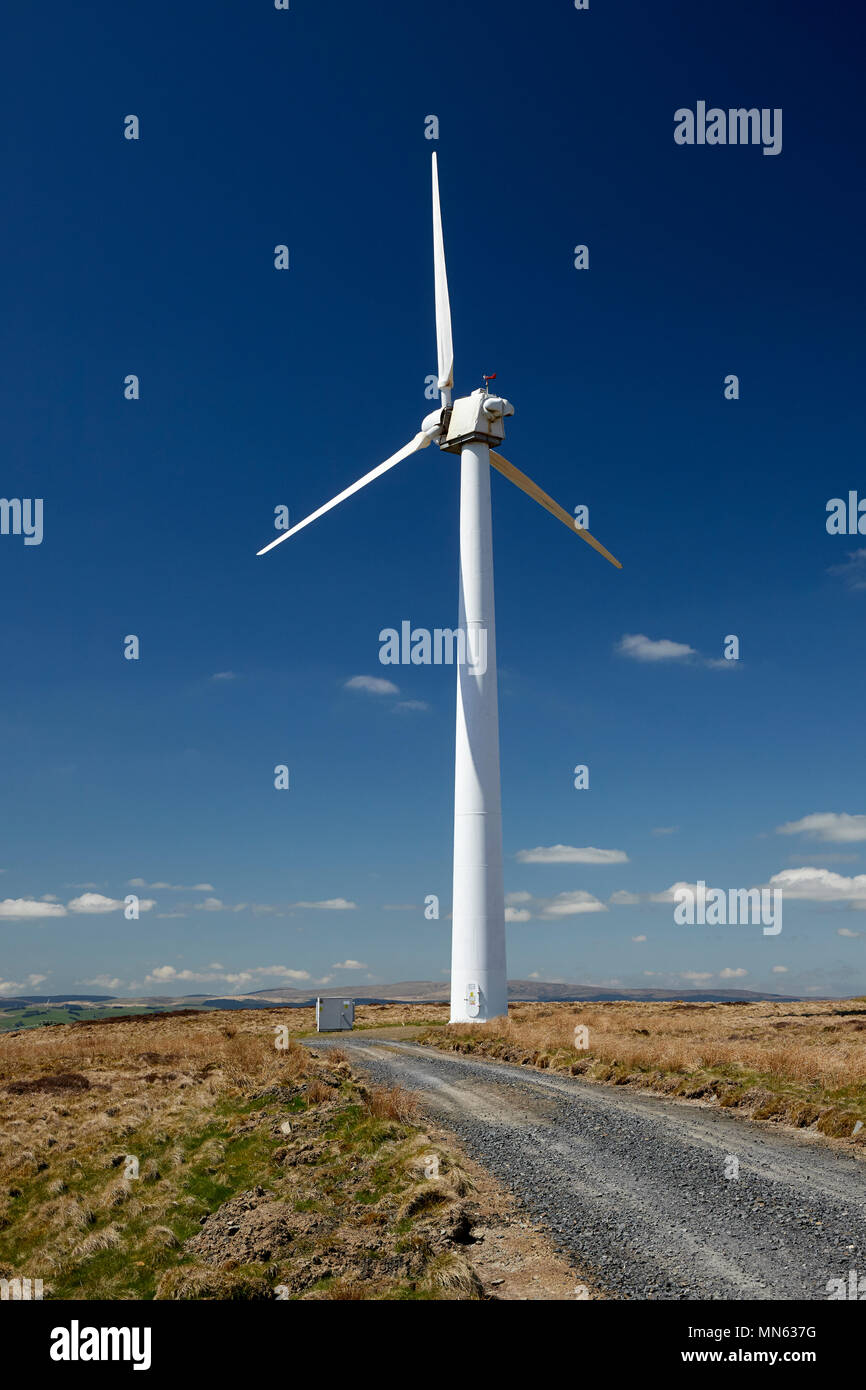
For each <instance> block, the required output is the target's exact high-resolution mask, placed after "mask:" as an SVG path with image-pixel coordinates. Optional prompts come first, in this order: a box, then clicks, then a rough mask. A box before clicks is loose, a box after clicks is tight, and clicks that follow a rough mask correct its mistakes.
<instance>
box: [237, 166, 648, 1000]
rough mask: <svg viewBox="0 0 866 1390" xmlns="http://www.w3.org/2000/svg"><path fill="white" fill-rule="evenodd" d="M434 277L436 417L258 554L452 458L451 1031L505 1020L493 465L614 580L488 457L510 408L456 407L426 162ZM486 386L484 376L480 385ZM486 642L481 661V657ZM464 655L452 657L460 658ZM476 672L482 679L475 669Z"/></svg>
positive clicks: (515, 473) (522, 484)
mask: <svg viewBox="0 0 866 1390" xmlns="http://www.w3.org/2000/svg"><path fill="white" fill-rule="evenodd" d="M433 272H434V283H435V291H436V345H437V352H438V366H439V377H438V381H439V392H440V406H439V409H438V410H434V411H432V412H431V414H429V415H428V416H427V417H426V419H424V420H423V421H422V423H421V428H420V430H419V431H418V433H417V434H416V435H415V438H414V439H413V440H411V442H410V443H409V444H406V445H405V446H404V447H403V448H402V449H399V450H398V451H397V453H396V454H392V455H391V457H390V458H388V459H386V460H385V462H384V463H380V464H379V465H378V467H376V468H373V469H371V471H370V472H369V473H365V474H364V476H363V478H359V479H358V481H357V482H356V483H352V485H351V487H347V488H346V489H345V491H343V492H341V493H339V494H338V495H337V496H336V497H333V498H332V499H331V501H330V502H326V503H325V505H324V506H323V507H319V508H318V510H317V511H315V512H311V513H310V515H309V516H307V517H304V520H303V521H299V522H298V523H297V525H296V526H292V527H291V529H290V530H288V531H284V532H283V534H282V535H281V536H279V537H278V538H277V539H276V540H274V541H271V543H270V544H269V545H266V546H264V547H263V548H262V549H261V550H260V551H259V552H258V554H259V555H266V554H267V552H268V551H269V550H273V549H274V547H275V546H277V545H281V544H282V542H283V541H287V540H288V539H289V537H290V536H294V535H297V533H298V531H301V530H303V528H304V527H305V526H309V524H310V522H311V521H316V520H317V519H318V518H319V517H320V516H324V514H325V512H329V511H330V510H331V508H332V507H336V506H337V504H338V503H339V502H344V501H345V499H346V498H347V497H351V496H352V494H353V493H354V492H358V491H360V489H361V488H362V487H366V485H367V484H368V483H372V482H373V480H374V479H375V478H379V477H381V475H382V474H383V473H387V471H388V470H389V468H394V467H395V465H396V464H398V463H400V462H401V461H402V460H403V459H405V458H408V457H409V456H410V454H414V453H417V452H418V450H419V449H426V448H427V446H428V445H429V444H433V443H435V444H438V445H439V448H440V449H441V450H443V451H444V452H445V453H451V454H459V456H460V619H459V627H458V633H459V634H462V636H463V643H462V655H461V658H460V659H459V660H458V665H457V743H456V752H455V764H454V894H453V912H452V925H451V1022H452V1023H458V1022H466V1021H474V1022H483V1021H485V1020H486V1019H490V1018H496V1017H498V1016H499V1015H502V1014H507V1013H508V980H507V972H506V966H505V898H504V892H503V882H502V809H501V797H500V786H499V707H498V700H497V689H496V627H495V614H494V605H493V543H492V541H493V538H492V528H491V518H490V465H491V464H492V465H493V467H494V468H496V469H497V470H498V471H499V472H500V473H502V474H503V475H504V476H505V477H506V478H508V479H509V480H510V481H511V482H512V483H514V484H515V485H516V486H517V487H519V488H520V489H521V490H522V491H523V492H525V493H527V495H528V496H529V497H532V498H533V499H534V500H535V501H536V502H539V503H540V504H541V506H542V507H545V508H546V509H547V511H549V512H550V513H551V515H552V516H555V517H556V518H557V519H558V520H559V521H562V522H564V524H565V525H566V526H567V527H568V528H569V530H570V531H571V532H572V533H573V534H576V535H578V536H580V537H581V539H582V540H585V541H587V542H588V544H589V545H591V546H592V547H593V549H595V550H597V551H598V552H599V554H600V555H603V556H604V557H605V559H606V560H609V561H610V563H611V564H612V565H616V567H617V569H622V565H621V564H620V562H619V560H615V559H614V557H613V556H612V555H611V554H610V552H609V551H607V550H605V548H604V546H603V545H601V544H600V543H599V542H598V541H597V540H596V539H595V538H594V536H591V535H590V534H589V532H588V531H587V530H584V529H582V528H579V527H578V526H577V523H576V522H575V520H574V518H573V517H571V516H569V514H568V512H567V511H565V510H564V508H562V507H560V506H559V505H558V504H557V503H556V502H554V501H553V498H552V497H548V495H547V493H546V492H543V491H542V489H541V488H540V487H538V485H537V484H536V483H534V482H532V480H531V479H530V478H527V476H526V474H525V473H521V472H520V470H519V469H518V468H515V467H514V464H513V463H509V462H508V460H507V459H505V458H503V457H502V455H501V454H498V453H496V452H495V451H494V449H492V448H491V445H498V444H499V443H501V441H502V440H503V439H504V438H505V426H504V423H503V422H504V420H505V419H506V417H507V416H509V415H513V414H514V407H513V406H512V405H511V404H510V402H509V401H506V400H504V399H503V398H502V397H501V396H494V395H492V394H491V393H490V392H489V391H488V389H487V386H486V385H485V386H483V387H479V388H478V389H477V390H475V391H473V392H472V393H471V395H469V396H460V397H458V399H457V400H456V401H453V402H452V399H451V397H452V392H453V388H454V344H453V340H452V336H451V305H450V301H449V297H448V278H447V275H446V272H445V247H444V241H443V236H442V212H441V208H440V204H439V169H438V161H437V158H436V155H435V154H434V155H433ZM489 380H492V378H490V377H485V382H487V381H489ZM485 638H486V660H485V661H484V662H482V661H481V660H479V653H480V651H481V649H482V646H483V641H484V639H485ZM460 651H461V648H460V647H458V652H460ZM482 667H483V669H482Z"/></svg>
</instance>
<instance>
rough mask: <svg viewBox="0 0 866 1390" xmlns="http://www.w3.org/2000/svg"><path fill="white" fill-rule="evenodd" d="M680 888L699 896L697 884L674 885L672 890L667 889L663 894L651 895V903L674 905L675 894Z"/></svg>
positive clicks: (671, 887) (680, 883) (679, 883)
mask: <svg viewBox="0 0 866 1390" xmlns="http://www.w3.org/2000/svg"><path fill="white" fill-rule="evenodd" d="M678 888H688V890H689V892H690V893H694V894H697V891H698V885H697V884H696V883H682V882H678V883H672V884H671V886H670V888H665V889H664V890H663V891H662V892H661V893H650V894H649V900H650V902H651V903H672V902H675V901H676V900H675V898H674V894H675V893H676V891H677V889H678Z"/></svg>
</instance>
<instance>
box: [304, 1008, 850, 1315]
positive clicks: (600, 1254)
mask: <svg viewBox="0 0 866 1390" xmlns="http://www.w3.org/2000/svg"><path fill="white" fill-rule="evenodd" d="M314 1045H315V1046H317V1047H328V1046H329V1045H330V1046H333V1045H338V1046H340V1047H342V1048H345V1049H347V1050H348V1051H349V1052H350V1053H351V1056H352V1062H353V1064H355V1065H356V1066H358V1067H360V1068H362V1069H363V1070H364V1071H366V1072H367V1073H368V1074H369V1075H370V1077H371V1078H372V1080H373V1081H374V1082H377V1083H379V1084H384V1085H394V1084H395V1083H399V1084H401V1085H403V1086H406V1087H407V1088H409V1089H411V1090H413V1091H417V1092H419V1093H420V1096H421V1102H422V1106H423V1109H424V1111H425V1112H426V1113H427V1114H429V1115H430V1117H431V1118H433V1119H435V1120H436V1121H437V1122H438V1123H440V1124H442V1125H444V1126H446V1127H447V1128H448V1129H450V1130H451V1131H452V1132H454V1133H455V1134H456V1135H457V1136H458V1137H459V1139H460V1140H461V1141H462V1142H463V1144H464V1145H465V1147H466V1149H467V1150H468V1152H469V1153H471V1154H472V1156H473V1157H474V1158H476V1159H477V1160H478V1161H479V1162H480V1163H482V1164H483V1165H484V1166H485V1167H486V1168H487V1169H488V1170H489V1171H490V1172H491V1173H493V1174H494V1175H495V1176H496V1177H497V1178H499V1179H500V1180H501V1181H503V1182H504V1183H505V1184H506V1185H507V1186H508V1187H509V1188H510V1189H511V1190H512V1191H513V1192H514V1193H515V1195H516V1196H517V1197H518V1198H519V1199H520V1200H521V1202H522V1203H523V1205H524V1206H525V1207H526V1208H527V1210H528V1211H529V1212H530V1213H531V1214H532V1215H533V1216H534V1217H536V1218H537V1219H539V1220H540V1221H541V1222H542V1223H543V1225H544V1226H545V1227H546V1228H547V1230H548V1231H549V1232H550V1233H551V1235H552V1237H553V1241H554V1244H555V1245H556V1247H557V1248H558V1249H559V1250H561V1251H562V1252H563V1253H564V1254H566V1255H567V1256H569V1257H570V1258H572V1259H573V1260H574V1261H575V1262H576V1263H577V1264H578V1265H579V1266H580V1267H581V1268H583V1269H585V1270H587V1271H589V1272H590V1273H591V1274H592V1275H593V1276H594V1278H595V1279H596V1281H597V1283H598V1284H599V1286H600V1287H602V1288H604V1289H606V1290H607V1291H608V1293H609V1294H610V1295H612V1296H614V1297H619V1298H638V1299H648V1298H652V1299H686V1300H689V1299H707V1298H709V1299H774V1298H778V1299H816V1300H822V1299H827V1298H828V1292H827V1281H828V1280H829V1279H833V1278H844V1279H846V1281H847V1278H848V1271H849V1270H850V1269H856V1270H858V1271H859V1273H860V1274H861V1275H864V1274H866V1183H864V1179H866V1165H864V1163H863V1162H862V1161H861V1160H860V1159H858V1158H854V1157H849V1156H848V1155H847V1154H844V1153H841V1152H840V1151H839V1150H837V1149H835V1148H832V1147H830V1146H825V1145H821V1144H819V1143H817V1142H814V1141H810V1140H808V1139H800V1138H799V1137H798V1136H794V1135H792V1134H791V1133H790V1132H787V1133H785V1132H776V1131H773V1130H772V1129H770V1128H768V1127H764V1126H761V1125H757V1124H754V1123H752V1122H750V1121H748V1120H745V1119H741V1118H739V1117H738V1116H735V1115H731V1114H728V1113H726V1112H725V1111H724V1110H717V1109H713V1108H710V1107H704V1106H699V1105H684V1104H683V1103H681V1102H676V1101H670V1100H666V1099H664V1098H662V1097H658V1096H651V1095H646V1094H642V1093H640V1092H635V1091H625V1090H619V1089H616V1088H614V1087H610V1086H599V1085H591V1084H588V1083H587V1082H582V1081H580V1080H578V1079H572V1078H564V1077H555V1076H549V1075H545V1074H544V1073H543V1072H537V1071H527V1070H526V1069H525V1068H521V1067H515V1066H509V1065H506V1064H504V1063H499V1062H487V1061H479V1060H477V1059H475V1058H465V1057H457V1056H454V1055H453V1054H448V1053H441V1052H437V1051H435V1050H434V1049H430V1048H422V1047H417V1046H413V1045H411V1044H407V1043H396V1042H384V1041H381V1040H377V1039H374V1038H370V1039H364V1038H362V1037H359V1036H357V1035H355V1036H353V1037H352V1038H351V1040H350V1039H348V1038H345V1037H342V1038H341V1039H340V1041H339V1044H333V1043H332V1044H329V1043H328V1042H327V1041H324V1040H323V1041H321V1042H319V1041H317V1042H316V1043H315V1044H314ZM729 1155H733V1156H734V1157H736V1158H737V1159H738V1161H739V1178H738V1179H737V1180H733V1179H730V1178H726V1177H725V1167H726V1161H727V1160H728V1156H729Z"/></svg>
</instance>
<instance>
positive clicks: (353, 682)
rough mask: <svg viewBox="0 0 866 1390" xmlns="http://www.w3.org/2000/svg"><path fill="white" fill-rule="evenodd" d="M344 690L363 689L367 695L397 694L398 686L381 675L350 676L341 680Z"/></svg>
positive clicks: (398, 692) (398, 691)
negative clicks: (345, 679)
mask: <svg viewBox="0 0 866 1390" xmlns="http://www.w3.org/2000/svg"><path fill="white" fill-rule="evenodd" d="M343 688H344V690H363V691H365V693H366V694H367V695H399V694H400V688H399V686H396V685H395V684H394V682H393V681H386V680H383V679H382V677H381V676H352V677H351V678H350V679H349V680H347V681H344V682H343Z"/></svg>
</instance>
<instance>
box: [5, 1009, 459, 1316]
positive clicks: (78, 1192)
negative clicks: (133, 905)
mask: <svg viewBox="0 0 866 1390" xmlns="http://www.w3.org/2000/svg"><path fill="white" fill-rule="evenodd" d="M301 1012H307V1013H311V1011H299V1010H278V1011H277V1010H275V1011H270V1010H268V1011H259V1010H249V1011H247V1010H238V1011H236V1012H232V1013H231V1014H230V1015H228V1016H227V1015H226V1014H225V1013H220V1012H217V1011H213V1012H191V1013H187V1014H185V1015H183V1016H179V1015H175V1016H171V1015H163V1016H158V1017H146V1018H144V1019H137V1018H130V1019H127V1020H123V1021H117V1020H112V1021H111V1022H110V1023H103V1022H101V1021H93V1022H88V1023H83V1024H75V1025H62V1026H53V1027H44V1028H35V1029H30V1030H27V1031H21V1032H19V1033H17V1034H8V1033H7V1034H0V1277H15V1276H16V1275H21V1276H25V1277H30V1276H31V1275H32V1276H33V1277H39V1278H42V1279H43V1280H44V1282H45V1287H46V1297H49V1298H51V1297H53V1298H73V1299H75V1298H152V1297H154V1296H156V1297H160V1298H226V1299H250V1298H252V1299H258V1298H273V1297H275V1292H274V1290H275V1287H276V1285H277V1284H278V1282H279V1281H280V1280H282V1281H283V1282H284V1283H285V1284H286V1285H287V1287H289V1289H290V1291H291V1292H290V1296H291V1297H300V1298H307V1297H314V1298H315V1297H328V1298H335V1299H340V1300H345V1299H348V1300H352V1299H354V1298H357V1297H359V1296H363V1297H367V1298H369V1297H373V1298H379V1297H381V1298H393V1297H404V1296H410V1297H422V1298H430V1297H433V1298H436V1297H454V1296H455V1293H454V1291H453V1290H449V1289H446V1288H445V1286H444V1285H439V1284H436V1283H435V1281H433V1282H431V1281H430V1280H425V1275H426V1272H427V1270H428V1266H429V1264H430V1262H431V1260H432V1259H433V1258H434V1256H435V1255H436V1254H437V1253H438V1251H439V1250H440V1249H441V1247H442V1245H443V1243H445V1244H447V1241H444V1242H443V1240H442V1239H440V1228H441V1227H442V1224H443V1213H447V1212H449V1211H451V1210H452V1208H453V1209H455V1210H456V1209H457V1208H458V1207H459V1202H460V1194H461V1191H462V1190H463V1185H462V1184H461V1183H460V1182H457V1181H449V1182H448V1183H447V1191H446V1190H443V1193H442V1201H440V1202H439V1203H438V1205H437V1208H436V1215H435V1217H434V1216H433V1215H432V1214H430V1215H425V1210H424V1207H423V1204H421V1206H420V1207H419V1209H418V1211H417V1212H413V1213H412V1214H411V1215H409V1216H407V1218H406V1221H407V1223H409V1225H410V1226H411V1230H410V1231H408V1232H407V1231H403V1230H402V1228H401V1230H399V1231H398V1230H397V1228H396V1227H397V1220H398V1217H399V1213H400V1211H401V1209H402V1207H403V1205H404V1203H405V1202H406V1201H407V1199H408V1197H409V1196H411V1194H412V1193H413V1192H415V1191H417V1190H425V1191H426V1189H427V1188H428V1187H429V1186H431V1184H430V1183H429V1180H428V1178H427V1177H426V1175H425V1173H424V1170H423V1166H422V1165H420V1159H419V1155H421V1154H426V1153H428V1152H429V1148H430V1140H429V1138H428V1137H426V1136H424V1135H423V1134H422V1133H421V1132H420V1131H419V1130H418V1129H417V1128H416V1127H414V1126H413V1125H412V1119H413V1117H414V1114H415V1110H416V1101H415V1098H414V1097H413V1096H412V1095H411V1094H410V1093H409V1092H406V1091H403V1090H402V1088H399V1087H394V1088H390V1089H382V1088H372V1089H370V1090H368V1089H366V1088H364V1087H360V1086H359V1085H358V1084H357V1081H356V1080H355V1078H354V1077H353V1075H352V1072H351V1068H350V1066H349V1065H348V1062H347V1055H346V1054H345V1053H341V1052H340V1051H339V1050H338V1049H329V1050H328V1052H327V1053H324V1052H322V1053H315V1054H313V1053H311V1051H310V1050H309V1049H308V1048H306V1047H304V1046H302V1045H301V1044H299V1043H298V1042H297V1041H296V1040H295V1038H294V1037H292V1038H291V1039H290V1041H289V1045H288V1047H287V1048H285V1047H281V1046H278V1045H277V1043H278V1041H282V1039H281V1038H280V1036H279V1033H278V1031H277V1028H278V1025H283V1024H286V1025H287V1026H288V1027H289V1031H290V1033H292V1034H297V1032H298V1031H299V1028H298V1024H299V1023H302V1022H303V1020H299V1019H298V1017H297V1016H298V1014H299V1013H301ZM387 1012H388V1014H389V1019H390V1021H391V1022H393V1015H394V1011H393V1010H390V1009H389V1010H388V1011H387ZM400 1016H401V1017H405V1010H402V1011H401V1014H400ZM422 1016H423V1017H426V1018H429V1017H430V1010H429V1009H426V1010H424V1013H423V1015H422ZM308 1021H309V1020H308ZM131 1157H132V1158H134V1159H135V1160H136V1161H137V1162H138V1171H137V1174H136V1172H135V1171H131V1170H130V1169H129V1159H130V1158H131ZM442 1167H443V1171H445V1170H449V1171H450V1169H452V1168H453V1167H454V1165H453V1163H450V1162H449V1159H448V1156H447V1154H443V1155H442ZM248 1199H249V1200H248ZM272 1201H276V1203H277V1205H278V1209H279V1211H280V1212H281V1213H282V1212H285V1213H288V1216H284V1215H281V1216H280V1220H281V1221H283V1222H285V1221H286V1220H288V1221H289V1223H290V1226H291V1229H292V1230H293V1232H294V1234H293V1236H292V1238H291V1239H290V1240H289V1243H288V1247H287V1248H288V1255H286V1256H285V1257H282V1263H280V1259H279V1258H278V1257H277V1256H274V1259H273V1262H272V1261H271V1258H270V1256H268V1258H267V1261H266V1262H265V1264H264V1267H263V1266H262V1265H261V1264H259V1263H257V1260H258V1259H261V1260H263V1261H264V1260H265V1256H264V1255H261V1256H260V1257H253V1258H252V1262H251V1263H250V1262H249V1261H248V1260H247V1259H245V1258H244V1251H243V1249H242V1250H241V1251H240V1254H238V1253H237V1252H234V1251H233V1252H231V1253H230V1254H223V1253H222V1251H223V1244H222V1236H220V1238H219V1239H218V1241H217V1259H216V1262H213V1261H212V1260H210V1261H209V1259H208V1258H207V1257H200V1256H199V1254H198V1253H192V1252H193V1244H192V1243H194V1241H195V1239H196V1238H197V1237H198V1235H199V1234H200V1233H201V1232H202V1231H203V1230H205V1229H207V1224H206V1223H207V1222H209V1221H213V1220H214V1219H215V1218H216V1219H217V1221H218V1225H219V1216H220V1213H221V1212H223V1211H224V1209H225V1208H226V1207H228V1206H231V1205H232V1203H233V1202H239V1203H240V1207H239V1213H240V1214H239V1216H238V1218H237V1219H238V1222H239V1223H240V1230H241V1231H243V1230H244V1222H245V1221H247V1220H248V1221H249V1222H250V1223H252V1224H251V1229H252V1230H254V1229H255V1219H256V1209H257V1207H258V1206H264V1207H265V1208H266V1207H267V1204H268V1202H272ZM427 1220H429V1221H431V1222H433V1221H435V1223H436V1231H435V1232H434V1233H433V1239H432V1243H431V1241H430V1240H428V1238H427V1236H426V1235H424V1223H425V1221H427ZM202 1223H205V1224H204V1225H203V1224H202ZM219 1229H220V1230H222V1227H219ZM225 1230H226V1240H227V1241H228V1242H229V1243H230V1242H231V1241H232V1240H233V1239H235V1237H234V1236H232V1235H231V1234H230V1232H231V1231H232V1230H238V1226H236V1225H235V1224H234V1223H233V1222H232V1223H231V1224H226V1225H225ZM437 1241H438V1245H437V1243H436V1242H437ZM267 1243H268V1242H267V1241H265V1246H266V1245H267ZM401 1243H404V1245H405V1248H404V1246H403V1245H401ZM323 1249H324V1250H326V1252H327V1259H323V1258H319V1252H320V1251H322V1250H323ZM239 1260H240V1266H242V1267H236V1266H238V1261H239ZM204 1266H207V1267H204ZM275 1270H276V1271H277V1272H276V1273H275V1272H274V1271H275ZM380 1270H381V1271H382V1273H381V1274H380V1273H379V1271H380ZM389 1271H390V1272H389ZM470 1284H471V1281H470ZM359 1290H361V1291H362V1293H360V1294H359ZM407 1291H408V1293H407ZM456 1296H465V1297H474V1296H476V1291H475V1288H474V1286H471V1287H470V1285H469V1284H463V1285H461V1287H460V1290H458V1291H457V1295H456Z"/></svg>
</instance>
